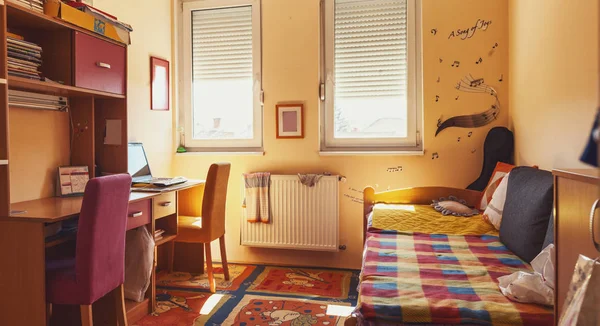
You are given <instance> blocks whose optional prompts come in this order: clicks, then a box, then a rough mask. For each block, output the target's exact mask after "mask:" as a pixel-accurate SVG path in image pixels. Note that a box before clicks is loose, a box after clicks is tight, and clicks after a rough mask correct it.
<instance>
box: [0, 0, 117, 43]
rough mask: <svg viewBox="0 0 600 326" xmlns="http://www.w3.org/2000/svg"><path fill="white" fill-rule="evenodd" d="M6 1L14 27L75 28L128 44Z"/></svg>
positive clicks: (7, 11) (11, 24)
mask: <svg viewBox="0 0 600 326" xmlns="http://www.w3.org/2000/svg"><path fill="white" fill-rule="evenodd" d="M5 3H6V17H7V19H8V26H9V27H12V28H27V29H32V28H33V29H43V30H46V31H48V30H73V31H78V32H81V33H85V34H89V35H93V36H95V37H98V38H101V39H103V40H106V41H109V42H111V43H114V44H118V45H121V46H126V44H123V43H119V42H117V41H115V40H113V39H110V38H108V37H105V36H102V35H100V34H96V33H94V32H91V31H88V30H87V29H84V28H81V27H79V26H75V25H73V24H70V23H68V22H65V21H64V20H62V19H58V18H55V17H50V16H48V15H45V14H43V13H39V12H35V11H33V10H30V9H27V8H25V7H22V6H20V5H18V4H16V3H14V2H11V1H10V0H7V1H5Z"/></svg>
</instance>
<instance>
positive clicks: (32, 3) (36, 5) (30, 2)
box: [12, 0, 44, 13]
mask: <svg viewBox="0 0 600 326" xmlns="http://www.w3.org/2000/svg"><path fill="white" fill-rule="evenodd" d="M12 2H14V3H16V4H18V5H19V6H23V7H25V8H27V9H31V10H33V11H36V12H40V13H43V12H44V1H43V0H13V1H12Z"/></svg>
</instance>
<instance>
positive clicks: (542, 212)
mask: <svg viewBox="0 0 600 326" xmlns="http://www.w3.org/2000/svg"><path fill="white" fill-rule="evenodd" d="M553 181H554V180H553V178H552V173H550V172H548V171H544V170H539V169H536V168H531V167H517V168H514V169H513V170H512V171H511V172H510V174H509V176H508V186H507V190H506V202H505V204H504V213H503V214H502V224H501V225H500V241H501V242H502V243H503V244H504V245H505V246H506V247H507V248H508V249H510V250H511V251H512V252H513V253H515V254H516V255H517V256H519V257H521V259H523V260H525V261H527V262H531V261H532V260H533V259H534V258H535V256H537V255H538V254H539V253H540V252H541V251H542V249H543V247H542V246H543V244H544V240H545V238H546V232H547V230H548V222H549V220H550V215H551V214H552V204H553Z"/></svg>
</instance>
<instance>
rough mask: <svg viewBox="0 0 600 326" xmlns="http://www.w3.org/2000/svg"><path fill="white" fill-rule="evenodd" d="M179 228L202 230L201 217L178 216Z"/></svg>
mask: <svg viewBox="0 0 600 326" xmlns="http://www.w3.org/2000/svg"><path fill="white" fill-rule="evenodd" d="M179 228H180V229H181V228H184V229H192V230H198V229H202V217H201V216H198V217H197V216H181V215H180V216H179Z"/></svg>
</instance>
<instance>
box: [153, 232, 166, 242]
mask: <svg viewBox="0 0 600 326" xmlns="http://www.w3.org/2000/svg"><path fill="white" fill-rule="evenodd" d="M164 233H165V230H163V229H156V230H154V242H157V241H159V240H162V238H163V234H164Z"/></svg>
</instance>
